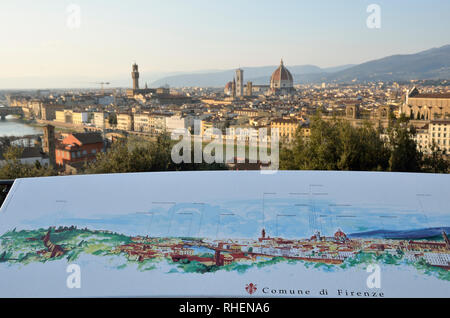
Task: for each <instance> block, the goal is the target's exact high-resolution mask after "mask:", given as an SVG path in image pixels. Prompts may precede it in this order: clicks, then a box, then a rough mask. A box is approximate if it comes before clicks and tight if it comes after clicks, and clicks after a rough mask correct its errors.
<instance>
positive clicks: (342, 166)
mask: <svg viewBox="0 0 450 318" xmlns="http://www.w3.org/2000/svg"><path fill="white" fill-rule="evenodd" d="M310 128H311V134H310V137H309V138H304V137H302V135H301V134H300V132H298V133H297V136H296V139H295V141H294V144H293V145H292V146H283V147H282V150H281V152H280V168H281V169H287V170H298V169H300V170H303V169H308V170H385V169H386V168H387V166H388V159H389V150H388V149H387V147H386V146H385V145H384V143H383V142H382V140H381V139H380V131H378V130H376V129H374V128H373V127H372V126H371V125H370V124H369V123H364V125H363V126H362V127H353V126H352V125H350V123H349V122H347V121H343V120H338V119H333V120H330V121H325V120H323V119H322V118H321V116H320V114H317V115H316V116H314V117H313V118H312V120H311V125H310Z"/></svg>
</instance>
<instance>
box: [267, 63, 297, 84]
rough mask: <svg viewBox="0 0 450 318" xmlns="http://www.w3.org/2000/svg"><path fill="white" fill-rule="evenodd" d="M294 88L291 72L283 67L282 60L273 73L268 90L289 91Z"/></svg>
mask: <svg viewBox="0 0 450 318" xmlns="http://www.w3.org/2000/svg"><path fill="white" fill-rule="evenodd" d="M292 87H294V79H293V77H292V74H291V72H289V70H288V69H287V68H286V67H285V66H284V64H283V60H281V63H280V66H279V67H278V68H277V69H276V70H275V72H273V74H272V76H271V78H270V88H272V89H273V90H277V89H289V88H292Z"/></svg>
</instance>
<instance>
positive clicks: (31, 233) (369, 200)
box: [0, 171, 450, 296]
mask: <svg viewBox="0 0 450 318" xmlns="http://www.w3.org/2000/svg"><path fill="white" fill-rule="evenodd" d="M449 181H450V180H449V178H448V176H445V175H441V176H438V175H418V174H387V173H350V172H349V173H345V172H310V171H306V172H278V173H276V174H274V175H262V174H260V173H257V172H202V173H178V172H177V173H144V174H123V175H101V176H74V177H57V178H54V177H49V178H35V179H21V180H17V181H16V183H15V185H14V187H13V188H12V190H11V191H10V194H9V195H8V198H7V200H6V201H5V203H4V204H3V206H2V209H1V211H0V273H8V272H9V273H10V272H15V273H20V272H24V271H25V270H26V269H27V268H28V267H30V268H31V267H33V266H36V267H34V268H35V272H36V271H37V272H39V271H41V272H42V271H45V270H46V269H45V268H46V266H50V264H52V263H55V264H71V263H76V264H79V263H80V264H95V266H96V267H95V269H93V271H96V272H100V271H106V272H118V273H119V272H126V273H131V274H129V275H132V276H133V277H136V278H137V277H141V279H143V277H145V279H149V281H152V282H157V281H159V282H164V281H166V280H165V277H171V275H172V276H174V277H181V278H180V279H181V280H183V279H188V278H189V279H192V280H193V281H194V282H199V283H203V282H205V280H211V278H212V277H220V279H222V280H225V282H224V286H225V289H224V293H226V294H227V295H242V294H245V290H244V289H242V290H239V291H237V290H235V289H234V286H230V287H226V286H227V283H226V279H227V275H229V277H230V285H233V283H232V282H233V281H234V280H233V279H234V278H236V277H238V278H239V279H240V280H241V281H242V282H245V283H249V282H250V281H249V280H250V279H251V280H258V279H259V278H261V279H263V278H262V277H263V276H267V277H269V278H264V279H263V280H266V281H267V283H266V285H267V284H269V285H270V284H272V285H273V284H277V281H278V280H280V277H281V276H283V270H280V268H289V270H288V272H290V273H291V276H292V277H296V275H297V274H298V276H299V277H301V276H302V277H303V279H302V284H305V275H307V276H308V275H310V274H311V275H312V276H314V275H319V276H320V277H321V279H323V278H324V277H330V275H345V273H352V272H355V271H359V272H364V269H365V268H367V266H368V265H370V264H379V265H381V266H383V268H387V271H388V272H389V270H391V269H395V270H397V271H402V270H403V271H407V272H408V273H411V277H414V279H419V280H421V281H423V282H426V281H429V280H432V281H433V282H436V284H439V287H438V288H437V289H436V290H440V291H441V293H442V291H444V292H446V291H447V295H448V291H450V289H449V287H450V239H449V235H450V213H449V211H448V206H449V205H448V188H449V187H448V186H449ZM39 265H41V266H39ZM38 266H39V267H38ZM47 271H50V267H49V269H48V270H47ZM296 273H297V274H296ZM127 275H128V274H127ZM286 275H287V274H286ZM388 275H394V273H392V274H388ZM247 276H248V279H247V280H246V278H247ZM319 276H317V277H319ZM3 277H5V276H3ZM231 277H233V279H231ZM331 277H334V276H331ZM267 279H268V280H267ZM414 279H412V278H411V279H410V280H409V284H412V286H414ZM288 280H289V279H287V281H288ZM310 280H311V282H308V284H310V285H318V284H319V285H320V280H317V279H315V280H314V279H313V278H310ZM280 281H283V280H280ZM306 281H307V280H306ZM283 284H286V283H283ZM361 284H362V283H361ZM418 284H419V285H420V284H422V283H418ZM325 285H327V283H324V286H325ZM252 286H253V284H252ZM23 288H25V287H23ZM204 288H205V289H203V287H202V288H197V289H196V287H195V286H193V287H191V289H189V291H187V292H186V293H187V294H190V295H205V293H208V294H209V293H213V294H214V293H215V291H216V289H215V288H216V287H214V288H213V287H211V289H210V290H208V288H207V287H204ZM16 289H17V293H20V290H21V289H22V288H21V287H16ZM407 289H408V288H406V289H405V290H406V291H407ZM248 290H249V289H248V287H247V295H248V294H251V292H248ZM255 290H256V288H255ZM133 291H134V292H136V293H138V294H140V293H141V292H140V291H137V289H136V288H133V287H129V290H127V291H125V290H123V291H122V292H123V294H124V295H127V294H129V293H132V292H133ZM260 291H261V290H260ZM147 292H148V293H149V294H150V295H155V294H156V295H158V292H157V291H155V290H151V291H150V290H148V291H147ZM422 292H423V293H426V292H427V291H426V290H423V291H422ZM98 293H100V295H109V294H108V293H107V292H99V291H97V292H96V293H95V295H99V294H98ZM50 294H51V293H50ZM119 294H120V291H119ZM145 294H147V293H145ZM163 294H173V293H171V292H170V289H169V291H168V292H165V293H163ZM272 296H273V295H272Z"/></svg>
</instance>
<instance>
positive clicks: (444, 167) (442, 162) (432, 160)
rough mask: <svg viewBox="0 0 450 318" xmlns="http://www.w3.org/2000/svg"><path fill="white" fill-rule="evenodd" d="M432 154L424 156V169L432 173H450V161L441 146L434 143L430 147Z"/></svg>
mask: <svg viewBox="0 0 450 318" xmlns="http://www.w3.org/2000/svg"><path fill="white" fill-rule="evenodd" d="M430 149H431V154H430V155H427V156H424V158H423V162H422V169H423V171H426V172H432V173H449V172H450V163H449V161H448V160H447V159H445V157H444V156H445V153H444V152H442V151H441V150H439V147H438V146H437V145H436V144H435V143H433V144H432V145H431V147H430Z"/></svg>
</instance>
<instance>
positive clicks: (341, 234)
mask: <svg viewBox="0 0 450 318" xmlns="http://www.w3.org/2000/svg"><path fill="white" fill-rule="evenodd" d="M334 238H335V239H337V240H347V235H345V233H344V232H342V231H341V229H338V230H337V232H336V233H334Z"/></svg>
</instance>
